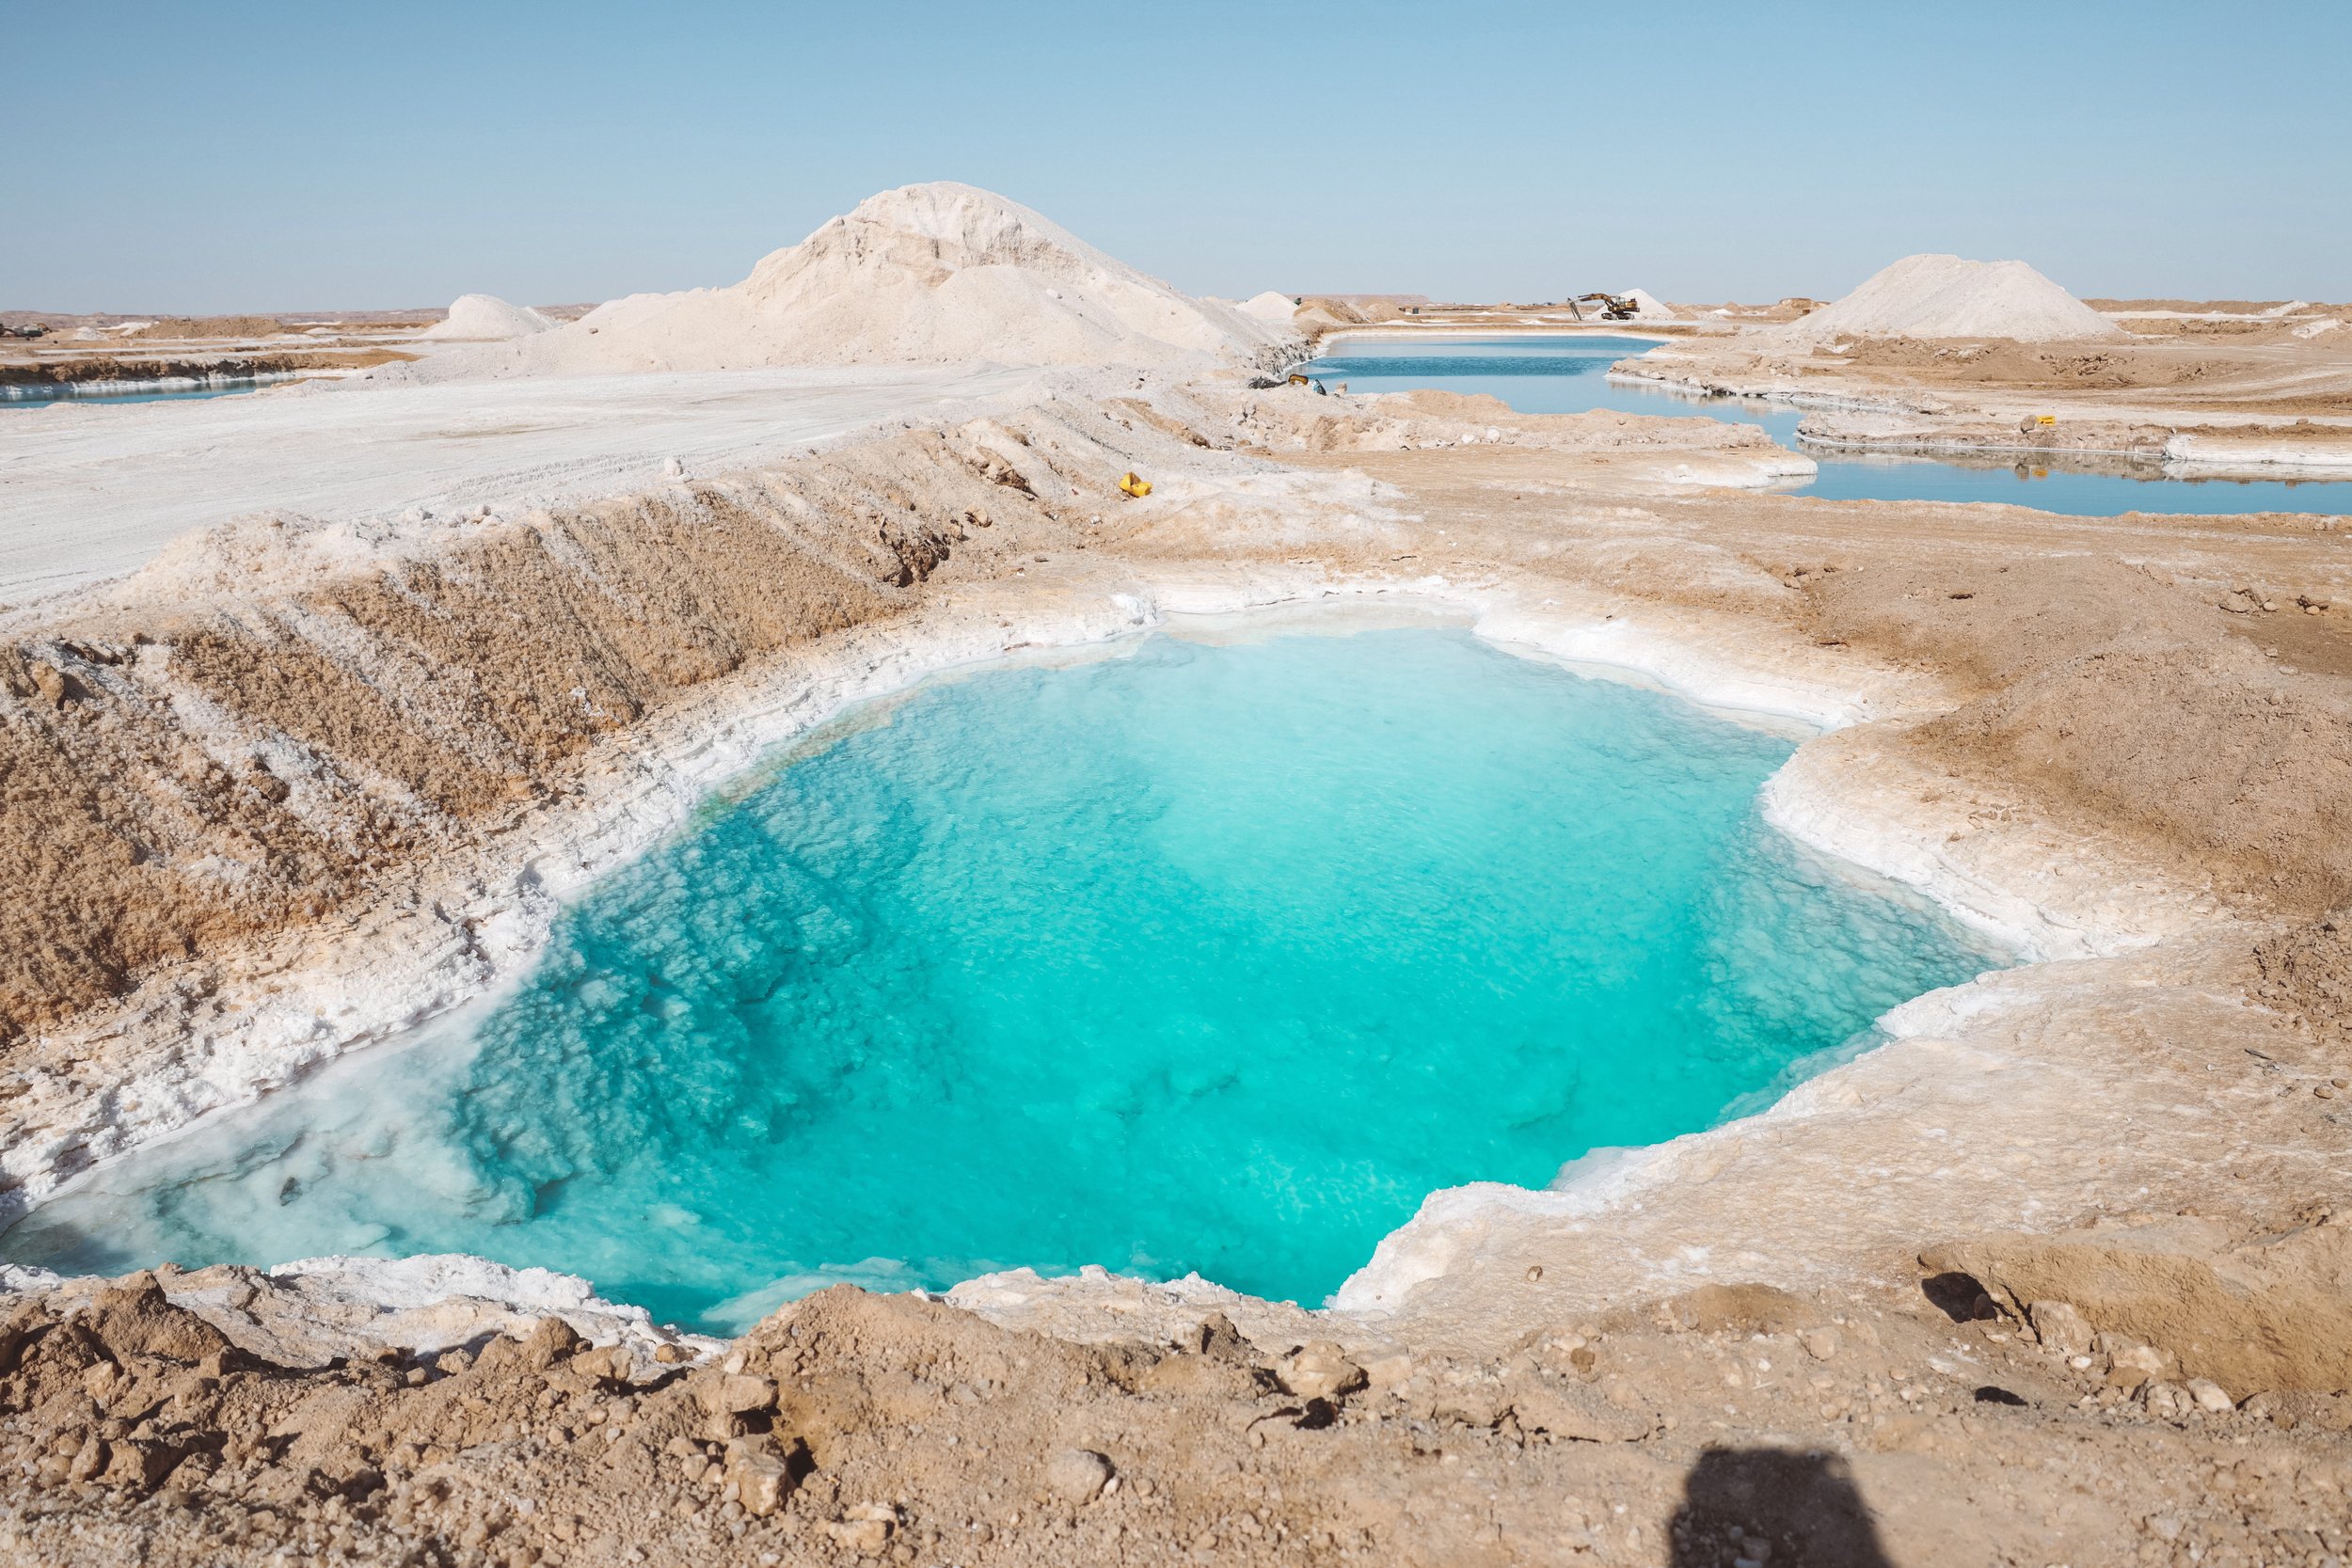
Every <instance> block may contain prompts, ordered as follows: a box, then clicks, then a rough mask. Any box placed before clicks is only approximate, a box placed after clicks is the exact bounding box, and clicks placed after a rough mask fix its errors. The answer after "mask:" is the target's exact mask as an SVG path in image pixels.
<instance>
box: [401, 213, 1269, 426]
mask: <svg viewBox="0 0 2352 1568" xmlns="http://www.w3.org/2000/svg"><path fill="white" fill-rule="evenodd" d="M1292 338H1293V334H1292V333H1291V332H1290V331H1289V330H1288V329H1287V327H1286V326H1284V325H1277V324H1272V323H1268V322H1265V321H1263V320H1261V319H1259V318H1257V317H1255V316H1252V315H1248V314H1245V313H1244V312H1243V311H1241V310H1239V309H1235V308H1233V307H1232V306H1228V305H1220V304H1216V303H1214V302H1211V301H1206V300H1198V299H1194V298H1191V297H1190V296H1188V295H1186V294H1184V293H1179V292H1178V291H1177V290H1175V289H1173V288H1171V287H1169V286H1168V284H1166V283H1163V282H1161V281H1159V280H1158V279H1157V278H1153V277H1145V276H1144V275H1143V274H1142V273H1139V272H1137V271H1136V270H1135V269H1134V268H1132V267H1130V266H1127V265H1126V264H1125V263H1123V262H1120V261H1114V260H1113V259H1112V258H1110V257H1109V256H1106V255H1104V253H1103V252H1101V251H1099V250H1096V249H1094V248H1093V247H1092V246H1091V245H1087V244H1085V243H1084V242H1083V241H1081V240H1079V239H1078V238H1077V237H1076V236H1074V235H1073V234H1071V233H1070V232H1069V231H1068V230H1064V229H1062V228H1060V227H1058V226H1057V225H1056V224H1054V223H1051V222H1049V221H1047V220H1046V219H1045V218H1043V217H1041V216H1040V215H1039V214H1036V213H1033V212H1031V211H1030V210H1029V209H1028V208H1026V207H1023V206H1021V205H1019V204H1018V203H1015V202H1011V201H1008V200H1006V199H1005V198H1003V197H1000V196H995V195H993V194H991V193H990V192H987V191H982V190H977V189H975V188H973V187H972V186H970V185H960V184H955V183H952V182H935V183H932V184H925V185H907V186H904V187H901V188H900V189H898V190H894V191H884V192H882V194H881V195H879V196H875V197H871V198H867V199H866V200H865V201H864V202H861V203H860V204H859V205H858V208H857V210H856V211H855V212H852V213H850V214H847V215H846V216H843V217H836V218H834V219H833V220H831V221H830V222H828V223H826V224H825V225H824V226H823V227H822V228H820V229H818V230H817V231H816V232H815V233H814V234H811V235H810V236H809V237H808V238H807V239H805V240H803V242H801V243H800V244H799V245H793V246H790V247H789V248H787V249H784V250H779V251H776V252H775V253H774V254H772V255H771V256H769V257H767V258H766V259H765V260H763V261H761V262H760V263H759V264H758V265H757V266H756V267H754V268H753V269H752V274H751V276H750V277H747V278H745V279H744V280H743V281H742V282H740V283H738V284H734V285H732V286H731V287H727V288H722V289H695V290H691V291H689V292H687V293H670V294H631V295H629V296H628V297H627V298H625V299H617V300H612V301H611V302H609V303H607V304H605V305H601V306H599V307H597V308H596V309H595V310H593V311H591V312H589V314H588V315H586V316H585V317H583V318H581V319H580V321H579V322H576V323H574V324H572V325H567V326H562V327H558V328H556V329H555V330H553V331H551V332H546V333H542V334H540V335H538V336H536V337H534V338H532V339H530V340H528V341H524V342H520V343H516V344H512V345H501V346H499V347H495V348H492V347H485V348H483V349H479V350H471V351H467V352H463V353H456V354H450V355H443V356H436V357H435V358H434V359H432V360H430V361H427V362H426V363H423V364H421V365H413V366H403V367H399V368H397V369H389V370H387V371H385V372H379V375H378V378H379V379H382V380H389V381H401V380H425V381H441V380H453V379H470V378H475V377H482V376H509V375H546V374H577V373H593V372H609V371H704V370H739V369H743V368H747V367H752V366H760V365H850V364H876V363H910V362H912V363H931V364H938V363H946V362H971V361H982V360H985V361H993V362H994V363H996V364H1001V365H1014V366H1032V365H1166V364H1176V363H1206V362H1209V361H1212V360H1216V359H1220V358H1221V359H1227V360H1234V361H1244V362H1256V361H1261V360H1264V361H1272V360H1276V359H1279V358H1280V357H1281V356H1283V354H1284V352H1285V345H1287V344H1288V343H1289V342H1290V341H1291V340H1292Z"/></svg>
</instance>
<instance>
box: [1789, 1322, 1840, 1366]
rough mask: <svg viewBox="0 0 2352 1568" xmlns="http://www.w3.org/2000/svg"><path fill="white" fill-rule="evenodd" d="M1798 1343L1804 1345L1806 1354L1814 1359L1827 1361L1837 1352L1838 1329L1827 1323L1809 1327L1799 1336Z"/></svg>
mask: <svg viewBox="0 0 2352 1568" xmlns="http://www.w3.org/2000/svg"><path fill="white" fill-rule="evenodd" d="M1797 1343H1799V1344H1800V1345H1803V1346H1804V1353H1805V1354H1807V1355H1809V1356H1811V1357H1813V1359H1814V1360H1816V1361H1827V1360H1828V1359H1830V1358H1831V1357H1832V1356H1834V1355H1836V1354H1837V1330H1836V1329H1834V1328H1832V1327H1830V1326H1829V1325H1828V1324H1827V1323H1823V1324H1820V1326H1818V1327H1815V1328H1808V1329H1806V1330H1805V1331H1804V1333H1802V1334H1799V1335H1798V1336H1797Z"/></svg>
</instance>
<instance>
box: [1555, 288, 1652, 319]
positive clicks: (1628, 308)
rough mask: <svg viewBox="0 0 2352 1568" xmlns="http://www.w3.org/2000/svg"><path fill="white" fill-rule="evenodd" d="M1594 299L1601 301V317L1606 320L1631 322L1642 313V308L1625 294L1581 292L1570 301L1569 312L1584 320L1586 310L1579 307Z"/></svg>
mask: <svg viewBox="0 0 2352 1568" xmlns="http://www.w3.org/2000/svg"><path fill="white" fill-rule="evenodd" d="M1594 300H1598V301H1599V302H1600V319H1601V320H1602V321H1605V322H1629V321H1631V320H1632V319H1633V318H1634V317H1636V316H1638V315H1640V314H1641V313H1642V308H1641V307H1640V306H1639V305H1636V304H1634V303H1633V301H1632V300H1630V299H1628V298H1627V297H1626V296H1625V295H1623V294H1579V295H1577V296H1576V297H1575V298H1574V299H1572V300H1570V301H1568V313H1569V314H1571V315H1573V316H1574V317H1576V319H1577V320H1578V321H1582V320H1583V319H1584V312H1583V311H1581V310H1579V309H1577V307H1578V306H1580V305H1586V304H1590V303H1591V302H1592V301H1594Z"/></svg>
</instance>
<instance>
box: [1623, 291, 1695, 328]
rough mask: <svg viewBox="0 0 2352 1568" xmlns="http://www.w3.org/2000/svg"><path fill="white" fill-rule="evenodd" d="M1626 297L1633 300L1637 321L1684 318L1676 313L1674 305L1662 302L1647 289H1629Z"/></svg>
mask: <svg viewBox="0 0 2352 1568" xmlns="http://www.w3.org/2000/svg"><path fill="white" fill-rule="evenodd" d="M1625 297H1626V298H1627V299H1629V300H1631V301H1632V302H1633V318H1634V320H1636V321H1645V322H1670V321H1679V320H1681V319H1682V318H1680V317H1679V316H1677V315H1676V314H1675V313H1674V308H1673V307H1671V306H1669V305H1665V304H1663V303H1661V301H1660V300H1659V298H1658V296H1657V295H1656V294H1654V293H1650V292H1649V291H1648V290H1647V289H1628V290H1627V291H1626V292H1625Z"/></svg>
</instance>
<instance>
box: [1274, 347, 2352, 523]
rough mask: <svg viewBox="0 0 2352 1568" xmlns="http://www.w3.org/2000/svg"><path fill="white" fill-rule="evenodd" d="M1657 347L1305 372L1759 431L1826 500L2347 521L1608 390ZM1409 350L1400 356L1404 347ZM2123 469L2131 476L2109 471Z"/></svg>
mask: <svg viewBox="0 0 2352 1568" xmlns="http://www.w3.org/2000/svg"><path fill="white" fill-rule="evenodd" d="M1656 346H1657V344H1656V343H1655V342H1654V341H1649V340H1645V339H1639V338H1611V337H1599V336H1594V337H1579V338H1574V339H1557V338H1555V339H1550V340H1546V341H1534V340H1529V339H1509V338H1493V339H1470V338H1465V339H1455V340H1444V339H1440V340H1436V341H1426V342H1422V341H1416V342H1413V343H1411V344H1401V343H1396V342H1394V341H1389V342H1382V341H1378V340H1358V341H1356V342H1355V343H1354V345H1353V346H1352V347H1350V348H1349V349H1348V351H1347V352H1346V353H1344V354H1342V355H1335V356H1328V357H1326V358H1322V359H1318V360H1315V361H1314V362H1313V363H1311V364H1310V365H1307V366H1305V367H1303V369H1304V370H1305V371H1306V372H1307V373H1309V374H1311V375H1314V376H1317V377H1319V378H1321V379H1323V380H1325V381H1327V382H1330V383H1333V384H1338V383H1342V382H1344V383H1345V384H1346V386H1347V388H1348V389H1349V390H1350V391H1352V392H1405V391H1411V390H1413V389H1415V388H1422V387H1436V388H1443V389H1444V390H1447V391H1451V392H1483V393H1485V394H1486V395H1487V396H1490V397H1497V398H1501V399H1502V401H1503V402H1504V403H1506V404H1510V405H1511V406H1512V407H1513V408H1516V409H1518V411H1519V412H1521V413H1523V414H1581V413H1585V412H1587V411H1588V410H1591V409H1595V408H1610V409H1614V410H1616V411H1617V412H1619V413H1624V414H1649V415H1660V416H1664V417H1666V418H1669V419H1677V418H1678V419H1707V420H1728V421H1730V422H1732V423H1736V424H1752V425H1757V426H1760V427H1761V428H1763V429H1764V430H1766V431H1768V432H1770V433H1771V435H1772V439H1773V440H1775V441H1778V442H1779V443H1780V444H1781V445H1782V446H1784V447H1787V448H1788V449H1789V450H1790V451H1802V452H1804V454H1805V455H1806V456H1808V457H1811V458H1813V459H1814V460H1815V461H1816V462H1818V463H1819V464H1820V475H1819V476H1818V477H1817V478H1815V479H1814V480H1813V481H1812V482H1811V483H1806V484H1802V485H1795V486H1790V488H1791V489H1793V490H1795V491H1796V493H1798V494H1801V495H1807V496H1820V497H1823V498H1825V499H1830V500H1931V501H2001V502H2005V503H2007V504H2009V505H2012V506H2030V507H2034V508H2036V509H2038V510H2040V511H2043V512H2058V513H2063V514H2066V515H2070V516H2089V517H2106V516H2116V515H2121V514H2122V513H2125V512H2151V513H2165V514H2174V515H2181V514H2185V515H2210V514H2238V513H2247V512H2307V513H2319V514H2323V515H2339V514H2352V480H2300V481H2287V480H2227V479H2203V480H2180V479H2167V478H2165V477H2164V475H2163V474H2162V472H2161V471H2160V470H2159V469H2157V468H2156V467H2153V466H2149V467H2134V466H2130V465H2123V464H2120V463H2115V462H2112V461H2109V462H2107V463H2106V464H2105V465H2104V466H2103V465H2102V464H2101V462H2100V460H2096V459H2081V460H2076V462H2075V466H2074V467H2066V466H2064V464H2063V463H2060V464H2059V465H2058V466H2055V467H2054V466H2052V465H2050V464H2046V463H2042V464H2035V463H2020V462H2016V461H2014V460H2013V459H2010V458H2006V457H2002V458H1995V457H1991V456H1988V457H1986V458H1984V459H1980V460H1975V461H1969V462H1957V461H1951V460H1948V459H1945V458H1931V457H1921V456H1913V455H1908V454H1899V453H1872V454H1870V455H1867V456H1857V455H1854V454H1851V453H1841V452H1838V451H1836V450H1835V449H1831V448H1826V447H1813V446H1806V445H1804V443H1802V442H1800V441H1799V440H1798V439H1797V426H1798V424H1799V423H1801V422H1802V421H1803V420H1804V410H1803V409H1801V408H1791V407H1789V406H1788V404H1776V403H1766V402H1764V401H1763V400H1762V399H1760V398H1688V397H1679V396H1677V395H1676V394H1675V393H1672V392H1667V391H1662V390H1655V389H1652V388H1643V387H1636V386H1625V385H1619V384H1614V383H1612V382H1611V381H1610V380H1609V378H1608V372H1609V367H1610V366H1611V365H1613V364H1614V363H1616V362H1617V361H1618V360H1620V359H1625V358H1629V357H1630V356H1634V355H1638V354H1643V353H1646V352H1647V351H1648V350H1650V349H1652V348H1655V347H1656ZM1407 348H1409V349H1411V350H1412V352H1410V353H1406V352H1405V350H1406V349H1407ZM2117 469H2127V470H2128V471H2115V470H2117Z"/></svg>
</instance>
